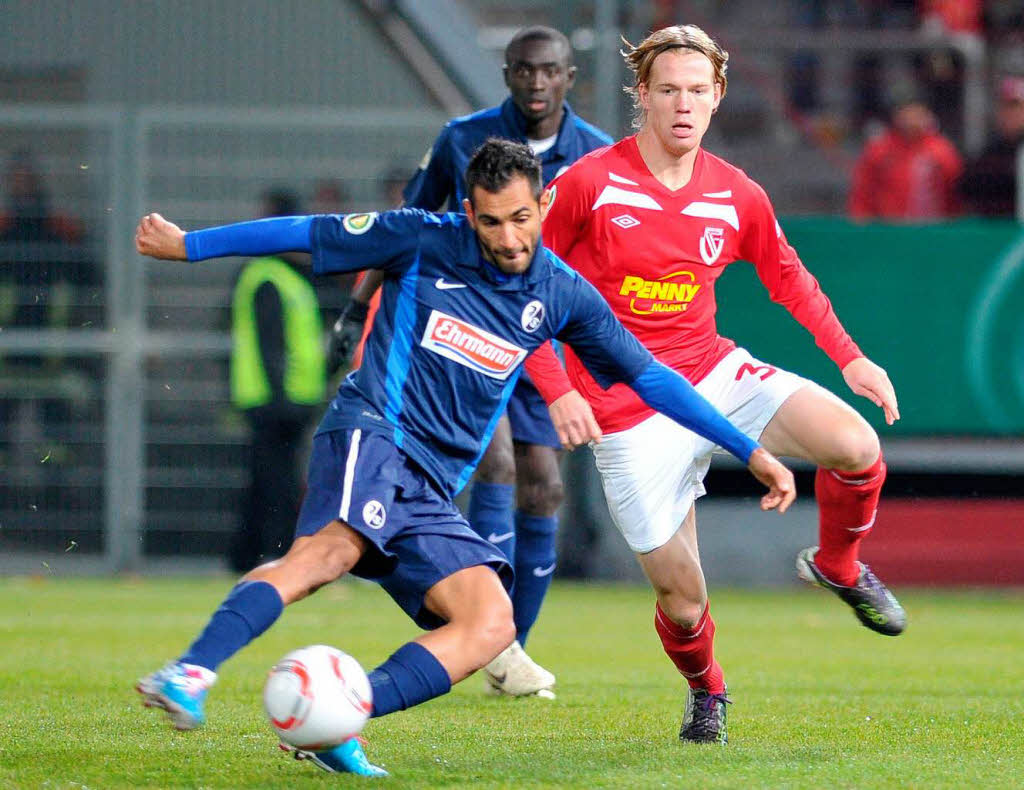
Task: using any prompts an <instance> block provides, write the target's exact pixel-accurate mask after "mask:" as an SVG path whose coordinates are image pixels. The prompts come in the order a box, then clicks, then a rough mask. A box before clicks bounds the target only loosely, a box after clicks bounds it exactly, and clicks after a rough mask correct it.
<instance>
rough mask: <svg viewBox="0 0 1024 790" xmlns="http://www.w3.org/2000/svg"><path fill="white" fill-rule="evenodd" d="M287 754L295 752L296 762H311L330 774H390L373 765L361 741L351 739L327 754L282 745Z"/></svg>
mask: <svg viewBox="0 0 1024 790" xmlns="http://www.w3.org/2000/svg"><path fill="white" fill-rule="evenodd" d="M281 748H282V749H284V751H286V752H294V753H295V759H296V760H309V761H310V762H312V763H313V765H316V766H317V767H319V768H323V769H324V770H325V771H327V773H329V774H358V775H359V776H387V775H388V772H387V771H385V770H384V769H383V768H381V767H380V766H377V765H374V764H373V763H371V762H370V761H369V760H368V759H367V757H366V752H364V751H363V745H362V743H360V739H359V738H356V737H353V738H349V739H348V740H347V741H345V742H344V743H341V744H339V745H338V746H335V747H334V748H333V749H330V750H328V751H326V752H307V751H303V750H302V749H295V748H294V747H292V746H288V745H287V744H284V743H282V744H281Z"/></svg>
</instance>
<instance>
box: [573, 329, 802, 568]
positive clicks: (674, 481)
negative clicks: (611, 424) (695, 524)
mask: <svg viewBox="0 0 1024 790" xmlns="http://www.w3.org/2000/svg"><path fill="white" fill-rule="evenodd" d="M810 383H811V382H810V381H808V380H807V379H805V378H801V377H800V376H797V375H796V374H795V373H789V372H787V371H785V370H781V369H780V368H776V367H775V366H773V365H766V364H764V363H763V362H759V361H758V360H756V359H754V358H753V357H752V356H750V354H749V353H748V352H747V351H746V350H745V349H742V348H737V349H734V350H733V351H731V352H730V353H729V354H728V355H727V356H726V357H725V358H724V359H723V360H722V361H721V362H719V363H718V364H717V365H715V367H714V368H713V369H712V370H711V372H710V373H708V375H707V376H705V377H704V379H703V380H702V381H701V382H700V383H699V384H697V386H696V390H697V392H699V393H700V394H701V395H703V396H704V397H705V398H707V400H708V401H710V402H711V404H712V405H713V406H715V407H716V408H717V409H718V410H719V411H720V412H722V414H724V415H725V416H726V417H727V418H728V419H729V420H730V422H732V423H733V425H735V426H736V427H737V428H739V429H740V430H741V431H743V433H745V434H746V435H747V436H749V437H750V438H751V439H754V440H755V441H756V440H758V439H760V437H761V433H762V432H763V431H764V429H765V426H767V425H768V422H769V421H770V420H771V418H772V417H774V416H775V412H777V411H778V410H779V407H780V406H781V405H782V404H783V402H784V401H785V400H786V399H787V398H788V397H789V396H790V395H792V394H793V393H794V392H796V391H797V390H798V389H800V388H802V387H805V386H807V385H808V384H810ZM591 447H592V449H593V451H594V458H595V460H596V462H597V470H598V471H599V472H600V473H601V483H602V485H603V486H604V495H605V498H606V499H607V500H608V509H609V511H610V512H611V516H612V520H613V521H614V522H615V526H617V527H618V528H619V531H620V532H621V533H622V535H623V537H624V538H625V539H626V543H628V544H629V547H630V548H631V549H632V550H633V551H635V552H637V553H639V554H646V553H647V552H649V551H653V550H654V549H656V548H658V547H659V546H663V545H664V544H665V543H667V542H668V540H669V538H671V537H672V536H673V535H674V534H675V533H676V530H677V529H679V525H680V524H682V522H683V519H684V518H686V514H687V513H688V512H689V511H690V507H691V506H692V505H693V503H694V501H695V500H696V499H697V498H698V497H701V496H703V495H704V482H703V481H704V475H706V474H707V473H708V467H709V466H710V465H711V455H712V453H716V452H718V453H724V452H726V451H725V450H723V449H722V448H721V447H719V446H718V445H716V444H713V443H712V442H710V441H708V440H707V439H705V438H704V437H703V436H698V435H697V434H695V433H693V432H692V431H690V430H689V429H687V428H684V427H683V426H682V425H680V424H679V423H677V422H675V421H674V420H672V419H670V418H669V417H666V416H665V415H664V414H660V413H658V414H654V415H653V416H651V417H648V418H647V419H646V420H644V421H643V422H641V423H639V424H637V425H634V426H633V427H632V428H628V429H626V430H625V431H618V432H617V433H610V434H606V435H605V436H604V437H603V438H602V439H601V441H600V443H599V444H592V445H591Z"/></svg>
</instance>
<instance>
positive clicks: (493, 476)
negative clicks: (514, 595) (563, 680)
mask: <svg viewBox="0 0 1024 790" xmlns="http://www.w3.org/2000/svg"><path fill="white" fill-rule="evenodd" d="M517 471H518V467H517V458H516V452H515V449H514V445H513V442H512V429H511V426H510V425H509V421H508V417H506V416H502V418H501V419H500V420H499V421H498V425H497V426H496V427H495V430H494V434H493V436H491V443H490V444H489V445H488V447H487V450H486V451H485V452H484V455H483V457H482V458H481V459H480V464H479V466H478V467H477V470H476V474H475V475H474V477H473V487H472V489H471V490H470V502H469V513H468V514H467V515H468V518H469V523H470V526H471V527H473V530H474V531H475V532H476V533H477V534H478V535H479V536H480V537H482V538H483V539H484V540H486V541H488V542H490V543H493V544H494V545H495V546H496V547H497V548H498V549H499V550H500V551H501V552H502V553H504V555H505V557H506V558H507V559H508V561H509V564H510V565H512V567H513V568H515V567H516V554H517V552H516V543H517V537H518V536H517V534H516V533H517V529H516V525H515V517H514V507H515V499H516V480H517ZM552 570H553V569H552ZM482 675H483V678H484V690H485V691H486V692H487V693H489V694H497V695H507V696H513V697H519V696H534V695H537V696H543V697H547V698H553V697H554V694H553V692H552V691H551V687H552V686H554V684H555V676H554V675H552V674H551V673H550V672H548V671H547V670H546V669H544V668H543V667H541V666H539V665H538V664H537V663H536V662H534V661H533V659H531V658H530V657H529V656H528V655H527V654H526V652H525V651H524V650H523V648H522V645H520V644H519V641H518V639H516V640H514V641H513V642H512V643H511V644H510V645H508V647H507V648H506V649H505V650H504V651H502V652H501V653H500V654H499V655H498V656H497V657H496V658H495V659H494V661H492V662H491V663H490V664H489V665H488V666H487V667H486V668H485V670H484V672H483V673H482Z"/></svg>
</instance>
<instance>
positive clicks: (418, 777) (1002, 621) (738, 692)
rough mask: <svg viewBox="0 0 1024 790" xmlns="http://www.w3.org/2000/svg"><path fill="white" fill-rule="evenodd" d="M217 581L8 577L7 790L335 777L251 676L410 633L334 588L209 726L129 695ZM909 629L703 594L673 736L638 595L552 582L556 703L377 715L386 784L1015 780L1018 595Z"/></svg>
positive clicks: (833, 609) (915, 615) (667, 671)
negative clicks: (703, 614)
mask: <svg viewBox="0 0 1024 790" xmlns="http://www.w3.org/2000/svg"><path fill="white" fill-rule="evenodd" d="M230 585H231V581H230V580H229V579H227V578H215V579H184V578H183V579H165V578H160V579H139V580H103V579H65V578H61V577H60V576H59V575H56V574H53V575H47V576H42V577H40V578H36V579H28V578H10V579H0V601H2V604H0V700H2V703H3V715H2V717H0V787H3V788H55V789H67V790H70V789H71V788H79V789H80V788H83V787H87V788H92V789H93V790H95V789H97V788H161V789H163V788H178V787H181V788H249V787H265V788H281V787H288V788H311V787H318V788H326V787H338V786H346V787H351V786H364V785H367V784H368V783H371V782H373V781H374V780H365V779H359V778H355V777H346V776H332V775H328V774H325V773H322V772H320V771H318V770H317V769H316V768H314V767H313V766H312V765H309V764H308V763H296V762H295V761H293V760H291V759H289V758H288V757H287V756H286V755H285V754H283V753H282V752H279V751H278V750H277V748H276V744H277V742H276V740H275V738H274V737H273V734H272V732H271V731H270V729H269V726H268V725H267V724H266V722H265V720H264V717H263V712H262V707H261V703H260V691H261V688H262V683H263V678H264V676H265V673H266V670H267V668H268V667H269V666H270V665H271V664H272V663H273V662H274V661H275V660H276V659H277V658H279V657H280V656H281V655H283V654H284V653H286V652H287V651H289V650H291V649H293V648H295V647H299V646H302V645H306V644H312V643H316V642H325V643H328V644H333V645H336V646H338V647H340V648H342V649H343V650H346V651H348V652H350V653H352V654H353V655H355V656H356V658H358V659H359V660H360V662H361V663H362V664H363V665H364V666H366V667H372V666H374V665H376V664H377V663H378V662H380V661H381V660H383V659H384V658H386V657H387V655H389V653H390V652H391V651H392V650H393V649H394V648H395V647H397V646H398V645H399V644H400V643H402V642H404V641H406V640H407V639H408V638H410V637H412V636H414V635H415V633H416V630H415V627H414V626H413V625H412V624H411V623H410V622H408V621H407V620H406V619H405V617H404V615H403V614H402V613H401V612H400V611H399V610H398V608H397V607H396V606H394V605H393V604H392V603H391V601H390V600H389V599H388V598H387V597H386V596H385V595H384V594H383V593H382V592H381V591H380V590H378V589H377V588H376V587H374V586H370V585H363V584H357V583H341V584H335V585H332V586H330V587H328V588H325V589H324V590H321V591H320V592H319V593H318V594H317V595H315V596H313V597H312V598H310V599H308V600H307V601H304V602H302V603H300V604H297V605H296V606H294V607H292V608H291V609H289V610H288V611H287V612H286V613H285V615H284V616H283V618H282V619H281V620H280V621H279V622H278V623H277V625H276V626H275V627H274V628H272V629H271V630H270V631H269V632H268V633H267V634H265V635H264V636H263V637H261V638H260V639H259V640H258V641H257V642H255V643H254V644H253V645H251V646H250V647H249V648H248V649H247V650H245V651H243V652H242V653H240V654H239V655H238V656H236V657H235V658H233V659H231V660H230V661H229V662H228V663H227V664H226V665H225V666H224V667H222V673H221V677H220V680H219V682H218V685H217V686H216V687H215V688H214V691H213V692H212V694H211V697H210V701H209V704H208V709H207V712H208V714H209V717H210V721H209V723H208V724H207V726H206V727H205V728H204V729H203V730H200V731H196V732H190V733H176V732H173V731H172V730H171V729H170V728H169V726H168V725H167V723H166V721H165V719H164V718H163V715H162V714H161V713H159V712H157V711H153V710H144V709H142V708H141V706H140V705H139V702H138V700H137V699H136V697H137V695H136V694H135V692H134V691H133V690H132V685H133V683H134V681H135V679H136V678H137V677H138V676H139V675H140V674H144V673H145V672H147V671H149V670H152V669H154V668H155V667H157V666H159V665H160V664H162V663H163V662H164V661H165V660H166V659H168V658H170V657H173V656H174V655H176V654H177V653H178V652H179V651H180V650H181V649H182V648H183V647H184V646H185V645H186V644H187V642H188V641H189V640H190V639H191V638H192V636H193V635H194V633H195V632H196V631H197V630H198V629H199V628H200V627H201V626H202V625H203V623H204V622H205V620H206V617H207V616H208V614H209V612H210V611H211V610H212V608H213V607H215V606H216V605H217V604H218V603H219V601H220V600H221V598H222V597H223V595H224V594H225V593H226V592H227V590H228V588H229V587H230ZM902 593H903V594H902V596H901V597H902V599H903V601H904V603H905V604H906V607H907V610H908V612H909V615H910V627H909V629H908V630H907V632H906V633H905V634H904V635H903V636H901V637H899V638H896V639H892V638H887V637H882V636H878V635H876V634H873V633H871V632H869V631H867V630H865V629H864V628H862V627H861V626H860V625H858V624H857V623H856V621H855V620H854V618H853V615H852V614H851V613H850V612H849V611H847V610H846V609H845V607H844V606H842V604H840V602H839V601H838V600H836V599H833V598H832V596H829V595H827V594H826V593H824V592H821V591H815V590H812V589H810V588H806V589H803V588H799V589H798V588H794V589H791V590H779V591H713V593H712V606H713V611H714V614H715V618H716V621H717V623H718V642H717V644H718V656H719V658H720V660H721V661H722V663H723V665H724V666H725V669H726V677H727V679H728V682H729V684H730V693H731V696H732V698H733V700H734V704H733V705H732V706H731V707H730V709H729V721H730V727H729V732H730V739H731V743H730V744H729V746H727V747H725V748H720V747H715V746H693V745H685V746H684V745H681V744H680V743H679V742H678V741H677V739H676V731H677V728H678V725H679V716H680V711H681V706H682V699H683V694H682V682H681V679H680V677H679V676H678V675H677V674H675V672H674V670H673V668H672V667H671V665H670V664H669V662H668V660H667V659H666V658H665V656H664V654H663V653H662V651H661V647H660V644H659V643H658V640H657V637H656V635H655V633H654V630H653V627H652V617H653V600H652V596H651V593H650V592H649V591H648V590H646V589H643V588H637V587H615V586H582V585H568V584H556V585H555V587H554V588H553V590H552V592H551V595H550V596H549V598H548V601H547V604H546V606H545V610H544V613H543V615H542V617H541V621H540V623H539V624H538V627H537V629H536V631H535V633H534V635H533V636H532V637H531V640H530V645H529V648H530V652H531V654H532V655H533V656H534V657H535V658H536V659H537V660H538V661H539V662H540V663H541V664H543V665H544V666H546V667H548V668H550V669H551V670H553V671H554V672H555V673H556V674H557V675H558V678H559V683H558V687H557V688H558V699H557V700H556V701H554V702H549V701H545V700H537V699H528V700H508V699H504V700H502V699H493V698H487V697H484V696H483V694H482V692H481V681H480V680H479V679H478V678H475V677H473V678H469V679H468V680H467V681H465V682H464V683H462V684H461V685H460V686H458V687H456V689H455V690H454V691H453V693H451V694H449V695H448V696H446V697H443V698H441V699H439V700H434V701H432V702H429V703H427V704H425V705H423V706H421V707H419V708H417V709H414V710H412V711H407V712H404V713H399V714H396V715H394V716H389V717H387V718H384V719H381V720H379V721H373V722H371V723H370V725H369V726H368V727H367V729H366V732H365V735H366V736H367V738H368V739H369V741H370V745H369V748H368V752H369V754H370V756H371V757H372V759H373V760H374V761H376V762H379V763H382V764H383V765H385V766H386V767H387V768H388V769H389V770H390V771H391V772H392V776H391V777H390V778H389V779H386V780H377V781H383V785H382V786H385V787H393V788H406V787H415V788H434V787H460V788H461V787H505V788H514V787H569V788H634V787H635V788H661V787H669V788H676V787H688V788H710V787H735V788H755V787H771V788H774V787H787V788H790V787H827V788H882V787H900V788H903V787H915V788H934V787H956V788H959V787H1021V786H1024V699H1022V698H1024V625H1022V624H1024V615H1022V610H1024V594H1022V593H1020V592H1016V593H999V592H986V593H980V592H962V593H953V592H925V591H915V590H908V591H902Z"/></svg>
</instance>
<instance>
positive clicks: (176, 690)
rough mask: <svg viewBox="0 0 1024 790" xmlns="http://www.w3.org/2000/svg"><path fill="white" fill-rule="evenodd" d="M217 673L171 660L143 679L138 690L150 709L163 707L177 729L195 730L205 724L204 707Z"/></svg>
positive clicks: (136, 686)
mask: <svg viewBox="0 0 1024 790" xmlns="http://www.w3.org/2000/svg"><path fill="white" fill-rule="evenodd" d="M216 680H217V673H216V672H213V671H212V670H209V669H206V667H200V666H196V665H194V664H182V663H179V662H177V661H172V662H171V663H169V664H168V665H167V666H165V667H164V668H163V669H158V670H157V671H156V672H153V673H152V674H149V675H146V677H144V678H140V679H139V682H138V683H136V684H135V690H136V691H137V692H139V693H140V694H141V695H142V704H143V705H145V706H146V707H147V708H162V709H163V710H165V711H167V715H168V716H169V717H170V719H171V722H173V724H174V727H175V729H178V730H194V729H195V728H196V727H201V726H202V725H203V723H204V722H205V721H206V715H205V714H204V713H203V705H204V703H205V702H206V695H207V693H208V692H209V690H210V686H212V685H213V684H214V682H215V681H216Z"/></svg>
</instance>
